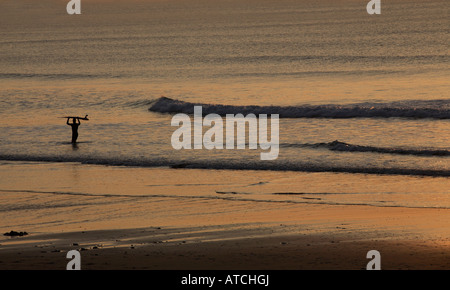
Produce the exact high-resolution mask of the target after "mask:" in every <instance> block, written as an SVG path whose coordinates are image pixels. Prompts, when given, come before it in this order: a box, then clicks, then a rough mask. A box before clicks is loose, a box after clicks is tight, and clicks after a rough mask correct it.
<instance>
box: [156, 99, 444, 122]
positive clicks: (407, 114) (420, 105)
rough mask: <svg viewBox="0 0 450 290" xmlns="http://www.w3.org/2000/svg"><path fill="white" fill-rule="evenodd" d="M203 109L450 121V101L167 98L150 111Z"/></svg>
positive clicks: (287, 115) (221, 112)
mask: <svg viewBox="0 0 450 290" xmlns="http://www.w3.org/2000/svg"><path fill="white" fill-rule="evenodd" d="M194 106H202V109H203V114H210V113H215V114H219V115H226V114H237V113H242V114H244V115H246V114H250V113H253V114H256V115H259V114H278V115H279V117H280V118H415V119H425V118H431V119H450V101H449V100H432V101H403V102H392V103H360V104H350V105H301V106H285V107H282V106H233V105H221V104H204V103H191V102H186V101H181V100H176V99H171V98H167V97H161V98H159V99H157V100H156V101H155V102H154V103H153V104H152V105H151V107H150V108H149V110H150V111H152V112H158V113H185V114H193V113H194Z"/></svg>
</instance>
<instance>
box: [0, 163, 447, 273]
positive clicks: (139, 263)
mask: <svg viewBox="0 0 450 290" xmlns="http://www.w3.org/2000/svg"><path fill="white" fill-rule="evenodd" d="M5 166H6V165H3V168H4V167H5ZM77 166H78V167H77ZM80 167H83V169H82V172H85V173H86V174H87V175H90V176H92V172H91V173H87V172H88V171H89V170H95V172H96V174H95V175H96V178H97V179H96V180H102V179H103V180H106V179H107V176H109V177H110V178H114V174H113V173H114V172H120V173H121V174H122V170H125V169H120V168H114V167H89V166H86V165H72V167H70V166H68V165H61V164H51V163H50V164H45V163H38V164H23V165H22V166H19V165H17V164H15V165H11V166H10V167H9V168H8V169H5V171H3V173H4V172H6V171H7V172H12V171H14V170H17V171H21V172H22V173H21V174H22V178H23V176H24V175H26V176H27V178H26V179H22V180H28V182H32V181H33V176H38V177H39V176H42V172H41V171H42V170H45V171H49V170H50V169H51V168H53V170H50V171H53V172H54V174H55V177H58V176H59V177H58V178H55V179H54V180H53V181H52V182H50V181H49V180H47V182H48V183H49V184H50V183H51V184H52V186H53V187H54V190H53V191H52V190H50V185H49V184H47V185H45V187H46V189H45V190H44V191H42V192H46V194H43V193H42V192H40V193H39V196H40V198H39V201H40V202H43V203H49V204H51V203H52V202H54V200H56V203H58V204H59V206H58V207H55V206H49V207H48V208H46V209H40V210H35V211H33V210H32V209H31V208H32V206H31V205H32V204H33V202H35V201H36V200H35V199H33V197H32V195H36V194H38V193H36V191H34V192H33V191H31V192H28V193H27V192H23V191H20V192H19V191H18V190H17V189H16V190H13V188H14V186H13V183H14V181H10V184H8V185H9V186H8V187H9V188H10V189H11V192H7V191H3V192H2V196H3V197H5V198H7V197H8V194H9V200H10V201H11V204H13V203H14V201H13V200H14V198H13V197H16V198H19V197H20V198H26V199H27V200H28V205H29V207H28V209H22V210H19V211H17V212H18V213H19V215H17V216H14V217H11V216H8V215H7V214H5V213H2V219H1V220H2V221H3V222H2V225H1V226H0V229H1V232H2V234H3V233H6V232H10V231H11V230H14V231H26V232H27V233H28V235H24V236H20V237H9V236H3V235H2V236H1V238H0V269H3V270H6V269H9V270H13V269H27V270H34V269H49V270H64V269H65V267H66V264H67V263H68V261H69V259H67V258H66V253H67V251H69V250H73V249H75V250H79V251H80V253H81V269H83V270H105V269H106V270H110V269H130V270H131V269H142V270H144V269H148V270H172V269H174V270H175V269H176V270H227V269H228V270H300V269H305V270H306V269H307V270H313V269H323V270H360V269H365V268H366V265H367V263H368V261H369V259H367V258H366V254H367V252H368V251H370V250H378V251H379V252H380V254H381V268H382V269H386V270H397V269H402V270H413V269H440V270H442V269H450V224H449V223H448V221H449V220H450V210H448V209H445V208H442V209H439V208H405V207H380V206H368V205H333V204H319V203H316V204H314V203H276V202H275V203H274V202H266V201H260V202H255V201H250V200H247V201H246V200H239V199H236V198H229V199H223V198H221V199H217V200H205V198H193V199H188V198H186V196H189V194H190V192H196V191H202V190H203V191H205V188H204V186H200V185H197V186H195V185H192V186H189V190H188V191H187V189H186V191H184V192H183V194H184V195H183V196H182V197H180V198H164V197H158V196H154V197H152V198H148V199H141V200H136V196H135V195H136V194H137V193H142V189H141V190H139V189H137V187H134V189H132V190H131V191H132V192H130V189H127V185H126V183H121V181H120V180H118V181H117V182H118V183H120V184H122V185H123V186H122V187H121V188H116V189H115V191H117V192H121V191H122V192H123V193H128V194H135V195H132V196H131V198H128V199H127V197H126V195H125V194H124V195H121V196H115V197H114V198H115V199H116V200H115V201H113V202H110V203H108V204H98V199H99V197H98V195H88V194H84V195H83V194H78V195H73V194H67V193H66V194H60V195H58V194H56V193H55V190H56V189H60V188H59V186H60V185H61V184H63V183H64V182H67V180H65V181H64V178H63V177H62V176H64V174H67V173H71V174H73V173H74V172H73V170H74V168H80ZM14 168H15V169H14ZM55 168H58V170H56V169H55ZM63 168H64V169H63ZM68 169H70V170H68ZM126 170H128V172H130V174H132V175H133V176H134V178H138V176H139V174H137V172H138V171H141V172H145V170H146V169H136V170H137V171H135V172H133V170H130V169H129V168H128V169H126ZM165 170H170V169H153V171H152V175H153V176H155V175H157V172H160V173H161V176H163V175H164V171H165ZM172 171H173V174H172V176H175V175H176V174H179V175H180V176H181V175H183V176H185V178H186V179H191V180H192V182H193V183H195V180H194V179H195V178H200V177H206V176H204V175H203V176H201V173H203V171H198V170H189V169H180V170H173V169H172ZM203 174H208V175H209V179H208V180H210V181H211V180H213V179H214V178H212V177H211V174H217V175H220V174H223V173H221V172H216V173H214V172H211V171H207V172H204V173H203ZM229 174H230V175H232V173H231V172H230V173H229ZM264 174H266V175H267V174H274V173H257V172H255V173H253V174H248V175H247V177H246V178H244V177H242V176H239V177H236V178H239V179H241V181H242V180H243V179H247V180H245V181H248V179H252V178H261V175H264ZM199 175H200V177H199ZM287 175H289V174H287V173H284V175H283V176H287ZM16 176H20V174H18V173H17V175H16ZM72 178H73V176H72ZM77 178H78V179H77V180H78V181H79V180H80V179H81V180H84V181H86V182H85V183H84V184H85V185H86V184H87V183H88V181H87V179H83V176H80V175H77ZM127 178H129V179H130V180H131V179H132V177H131V176H128V177H127ZM155 178H157V177H155ZM158 178H159V177H158ZM180 179H181V178H180ZM180 179H172V180H174V183H173V184H178V182H181V181H182V180H180ZM165 181H167V180H161V182H165ZM230 182H235V181H233V180H230ZM133 184H135V186H138V185H137V184H136V183H133ZM41 185H42V186H43V184H42V183H41ZM16 186H21V187H22V188H26V182H22V183H21V184H16ZM43 187H44V186H43ZM187 187H188V186H185V187H183V190H184V189H185V188H187ZM35 189H37V187H36V188H35ZM81 189H82V188H79V190H81ZM151 190H152V191H154V189H151ZM91 192H95V190H94V189H92V188H91ZM113 192H114V191H113V190H111V193H113ZM27 195H29V196H27ZM80 199H82V200H83V201H82V202H81V201H80ZM51 200H53V201H51ZM77 202H78V203H79V204H76V203H77ZM68 204H72V205H73V206H72V207H70V206H69V205H68ZM16 205H17V204H16ZM36 207H37V205H36ZM125 209H126V210H125ZM27 212H28V214H27ZM131 212H132V214H130V213H131ZM164 212H165V214H164ZM94 216H95V217H97V218H93V217H94ZM102 216H105V217H107V218H101V217H102Z"/></svg>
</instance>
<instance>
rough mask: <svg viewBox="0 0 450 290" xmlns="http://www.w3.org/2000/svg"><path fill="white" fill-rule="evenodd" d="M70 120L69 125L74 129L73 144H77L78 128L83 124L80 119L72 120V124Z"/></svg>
mask: <svg viewBox="0 0 450 290" xmlns="http://www.w3.org/2000/svg"><path fill="white" fill-rule="evenodd" d="M69 120H70V118H67V125H70V126H71V127H72V144H75V143H77V138H78V126H80V124H81V122H80V119H78V118H72V123H69Z"/></svg>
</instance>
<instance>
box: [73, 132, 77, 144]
mask: <svg viewBox="0 0 450 290" xmlns="http://www.w3.org/2000/svg"><path fill="white" fill-rule="evenodd" d="M77 138H78V133H76V132H73V133H72V143H77Z"/></svg>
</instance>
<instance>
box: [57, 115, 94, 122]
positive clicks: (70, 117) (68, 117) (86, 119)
mask: <svg viewBox="0 0 450 290" xmlns="http://www.w3.org/2000/svg"><path fill="white" fill-rule="evenodd" d="M87 116H88V115H86V116H84V117H78V116H66V117H60V118H65V119H73V118H75V119H78V120H85V121H89V119H88V117H87Z"/></svg>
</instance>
